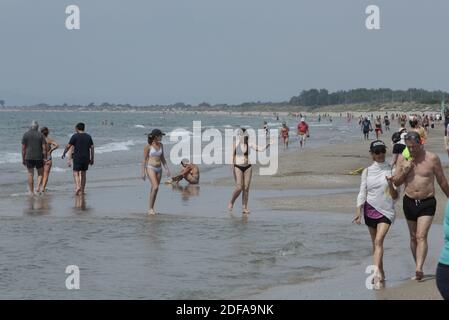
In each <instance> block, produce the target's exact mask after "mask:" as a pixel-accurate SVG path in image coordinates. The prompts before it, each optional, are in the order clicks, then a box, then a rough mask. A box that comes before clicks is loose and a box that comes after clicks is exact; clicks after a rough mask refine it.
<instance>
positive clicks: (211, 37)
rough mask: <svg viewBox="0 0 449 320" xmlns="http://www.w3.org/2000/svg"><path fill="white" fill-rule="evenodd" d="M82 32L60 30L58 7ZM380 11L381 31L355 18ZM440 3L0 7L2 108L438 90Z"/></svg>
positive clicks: (444, 78) (59, 0) (333, 0)
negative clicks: (77, 20) (77, 19)
mask: <svg viewBox="0 0 449 320" xmlns="http://www.w3.org/2000/svg"><path fill="white" fill-rule="evenodd" d="M71 4H76V5H78V6H79V7H80V10H81V29H80V30H75V31H68V30H67V29H66V28H65V20H66V17H67V15H66V14H65V8H66V6H68V5H71ZM370 4H375V5H378V6H379V7H380V10H381V12H380V13H381V16H380V19H381V30H376V31H369V30H367V29H366V27H365V19H366V16H367V15H366V14H365V8H366V7H367V6H368V5H370ZM448 34H449V1H447V0H432V1H422V0H416V1H415V0H394V1H391V0H370V1H365V0H339V1H338V0H126V1H125V0H39V1H35V0H28V1H25V0H0V99H5V100H6V101H7V104H10V105H15V104H34V103H39V102H47V103H64V102H67V103H82V104H85V103H89V102H95V103H102V102H105V101H107V102H115V103H131V104H139V105H144V104H171V103H176V102H186V103H191V104H196V103H200V102H202V101H208V102H210V103H230V104H232V103H241V102H245V101H257V100H261V101H283V100H288V99H289V98H290V97H291V96H293V95H297V94H298V93H299V92H300V91H301V90H302V89H309V88H313V87H317V88H327V89H329V90H332V91H333V90H339V89H351V88H357V87H368V88H377V87H391V88H395V89H406V88H409V87H419V88H425V89H442V90H449V72H448V71H449V40H448Z"/></svg>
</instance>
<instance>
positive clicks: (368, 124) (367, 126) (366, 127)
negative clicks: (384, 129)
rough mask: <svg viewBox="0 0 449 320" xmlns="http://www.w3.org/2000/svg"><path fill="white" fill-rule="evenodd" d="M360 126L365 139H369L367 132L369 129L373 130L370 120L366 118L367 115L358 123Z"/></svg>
mask: <svg viewBox="0 0 449 320" xmlns="http://www.w3.org/2000/svg"><path fill="white" fill-rule="evenodd" d="M360 125H361V127H362V132H363V137H364V139H365V141H366V140H369V133H370V131H373V127H372V125H371V121H370V120H369V119H368V117H365V118H364V119H363V121H362V122H361V123H360Z"/></svg>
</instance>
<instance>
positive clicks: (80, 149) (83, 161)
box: [62, 122, 94, 196]
mask: <svg viewBox="0 0 449 320" xmlns="http://www.w3.org/2000/svg"><path fill="white" fill-rule="evenodd" d="M75 129H76V133H75V134H74V135H72V137H71V138H70V141H69V143H68V144H67V146H66V147H65V149H64V152H63V154H62V159H64V158H65V155H66V153H67V152H68V151H69V150H73V153H72V159H73V177H74V179H75V194H76V195H77V196H79V195H81V194H84V190H85V188H86V180H87V177H86V172H87V170H88V169H89V165H91V166H93V165H94V142H93V141H92V137H91V136H90V135H89V134H87V133H86V132H84V130H85V124H84V123H82V122H80V123H78V124H77V125H76V127H75ZM72 147H73V149H72Z"/></svg>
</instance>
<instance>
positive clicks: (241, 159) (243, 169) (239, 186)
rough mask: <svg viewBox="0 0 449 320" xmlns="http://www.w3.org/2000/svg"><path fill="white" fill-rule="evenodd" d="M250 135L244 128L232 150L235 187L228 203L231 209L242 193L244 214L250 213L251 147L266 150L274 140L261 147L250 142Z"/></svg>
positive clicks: (256, 149)
mask: <svg viewBox="0 0 449 320" xmlns="http://www.w3.org/2000/svg"><path fill="white" fill-rule="evenodd" d="M248 140H249V135H248V132H246V129H244V128H242V129H241V131H240V134H239V139H238V141H237V143H236V144H234V146H233V150H232V155H233V156H232V162H231V163H232V166H233V173H234V179H235V189H234V192H233V193H232V196H231V200H230V201H229V204H228V209H229V211H231V210H232V209H233V208H234V202H235V200H237V198H238V197H239V195H240V193H242V192H243V195H242V207H243V209H242V212H243V213H244V214H249V213H250V210H249V209H248V198H249V187H250V184H251V177H252V173H253V169H252V167H251V164H250V163H249V149H253V150H255V151H265V150H266V149H267V148H268V147H269V146H270V144H272V142H271V141H270V142H269V143H268V144H267V145H266V146H265V147H260V146H258V145H255V144H252V143H249V141H248Z"/></svg>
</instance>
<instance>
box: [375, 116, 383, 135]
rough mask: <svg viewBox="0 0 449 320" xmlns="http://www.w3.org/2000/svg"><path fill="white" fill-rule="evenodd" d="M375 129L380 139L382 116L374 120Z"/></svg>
mask: <svg viewBox="0 0 449 320" xmlns="http://www.w3.org/2000/svg"><path fill="white" fill-rule="evenodd" d="M374 127H375V129H374V131H375V132H376V140H379V138H380V135H381V134H382V122H380V118H376V121H375V122H374Z"/></svg>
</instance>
